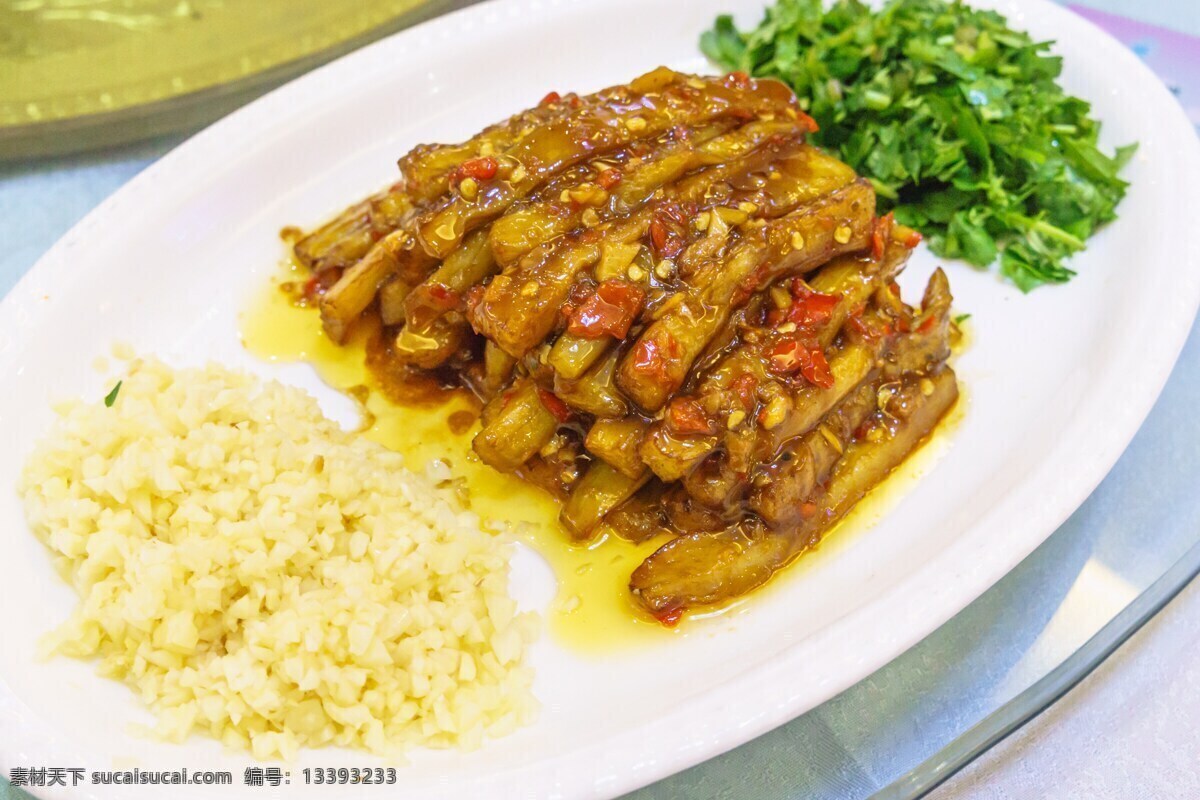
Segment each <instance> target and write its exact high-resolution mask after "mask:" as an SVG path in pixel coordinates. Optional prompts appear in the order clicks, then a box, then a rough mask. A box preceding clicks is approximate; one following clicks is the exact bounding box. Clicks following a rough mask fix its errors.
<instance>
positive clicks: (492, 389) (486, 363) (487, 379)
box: [483, 339, 517, 400]
mask: <svg viewBox="0 0 1200 800" xmlns="http://www.w3.org/2000/svg"><path fill="white" fill-rule="evenodd" d="M516 366H517V360H516V359H515V358H513V357H512V356H510V355H509V354H508V353H506V352H504V351H503V350H501V349H500V348H499V347H497V346H496V343H495V342H493V341H491V340H490V339H489V340H486V341H485V342H484V345H483V390H484V393H485V398H484V399H486V400H491V399H492V398H493V397H495V396H496V394H497V393H498V392H499V391H500V390H501V389H503V388H504V387H505V386H507V385H508V382H509V380H510V379H511V378H512V374H513V369H514V368H515V367H516Z"/></svg>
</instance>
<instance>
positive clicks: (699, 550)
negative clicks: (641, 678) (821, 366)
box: [629, 369, 958, 621]
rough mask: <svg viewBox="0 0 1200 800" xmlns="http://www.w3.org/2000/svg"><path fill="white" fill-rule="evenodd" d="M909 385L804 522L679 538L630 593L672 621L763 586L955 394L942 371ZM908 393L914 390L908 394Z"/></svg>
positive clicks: (905, 450) (891, 464) (920, 434)
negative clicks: (875, 433) (879, 430)
mask: <svg viewBox="0 0 1200 800" xmlns="http://www.w3.org/2000/svg"><path fill="white" fill-rule="evenodd" d="M926 380H928V381H929V384H927V385H926V388H927V389H929V393H928V394H925V393H924V391H922V390H921V389H920V388H919V385H920V381H914V382H913V385H912V386H910V387H908V389H907V392H906V394H905V396H904V399H903V401H902V402H898V403H897V407H896V408H895V410H896V411H897V412H901V411H902V412H903V414H904V416H893V417H890V418H889V419H890V420H891V423H890V425H889V426H888V428H887V431H886V433H885V434H883V435H881V436H879V438H878V439H877V440H876V441H870V440H869V439H866V440H863V441H857V442H855V443H854V444H852V445H850V446H849V447H847V448H846V452H845V455H843V456H842V458H841V460H840V461H839V462H838V464H837V466H836V467H835V468H834V470H833V474H832V476H831V477H830V479H829V483H828V486H827V487H826V489H825V491H824V492H822V493H819V494H818V495H816V496H814V497H813V498H812V500H811V502H812V504H813V505H812V508H811V509H810V513H809V515H808V516H807V517H806V519H805V521H804V522H803V523H801V524H800V525H799V526H797V527H796V528H793V529H790V530H781V531H771V530H769V529H767V528H766V527H765V526H763V525H762V524H761V523H758V522H756V521H748V522H745V523H742V524H740V525H737V526H735V527H732V528H729V529H727V530H724V531H721V532H719V533H715V534H713V533H696V534H689V535H687V536H681V537H679V538H678V539H674V540H672V541H670V542H668V543H667V544H665V545H663V546H662V547H661V548H659V549H658V550H657V551H655V552H654V553H653V554H652V555H650V557H649V558H647V559H646V560H645V561H643V562H642V564H641V565H640V566H639V567H638V568H637V569H636V570H634V573H633V576H632V578H631V579H630V584H629V587H630V590H631V591H632V592H633V594H634V596H635V597H636V598H637V599H638V601H639V602H640V603H641V604H642V605H643V606H644V607H645V608H646V609H647V610H648V611H649V612H650V613H651V614H653V615H654V616H656V617H658V618H659V619H666V620H669V621H674V620H676V619H678V616H679V615H680V614H681V613H682V612H683V611H685V610H687V609H691V608H698V607H703V606H709V605H714V604H717V603H723V602H727V601H729V600H733V599H735V598H737V597H740V596H742V595H744V594H746V593H748V592H750V591H752V590H753V589H755V588H757V587H759V586H761V585H762V584H764V583H766V581H767V580H768V579H769V578H770V577H771V576H772V575H773V574H775V572H776V571H778V570H779V569H780V568H781V567H783V566H784V565H785V564H787V562H789V561H790V560H792V559H793V558H795V557H796V556H797V555H799V554H800V553H801V552H803V551H804V550H806V549H808V548H809V547H812V546H813V545H814V544H815V543H816V542H817V541H818V540H819V539H820V538H821V536H822V535H823V534H824V533H825V532H826V531H828V530H829V529H830V528H832V527H833V526H834V525H835V524H836V523H837V522H838V521H839V520H840V519H841V518H842V517H843V516H845V515H846V512H848V511H849V510H850V509H851V508H853V506H854V504H855V503H857V502H858V501H859V500H860V499H862V497H863V495H865V494H866V493H867V492H869V491H870V490H871V489H872V488H874V487H875V485H877V484H878V483H879V482H880V481H881V480H883V479H884V478H885V477H886V476H887V474H888V473H889V472H891V471H892V470H893V469H895V468H896V466H898V465H899V464H900V463H901V462H902V461H903V460H904V459H905V458H906V457H907V456H908V454H909V453H910V452H912V451H913V450H914V449H915V448H916V447H917V446H918V445H919V444H920V443H921V441H922V440H923V439H925V437H926V436H928V435H929V433H930V432H931V431H932V430H933V428H934V427H935V426H936V425H937V422H938V420H940V419H941V418H942V417H943V416H944V415H945V413H946V412H947V411H949V409H950V407H951V406H952V405H953V404H954V401H955V399H956V398H957V397H958V384H957V383H956V382H955V379H954V373H953V371H952V370H950V369H946V370H944V371H943V372H941V373H940V374H938V375H937V376H934V377H932V378H927V379H926ZM914 389H915V391H914Z"/></svg>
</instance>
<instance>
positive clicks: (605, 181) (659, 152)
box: [489, 122, 790, 266]
mask: <svg viewBox="0 0 1200 800" xmlns="http://www.w3.org/2000/svg"><path fill="white" fill-rule="evenodd" d="M731 124H732V123H730V122H725V123H724V124H721V125H709V126H706V127H705V128H701V129H699V130H696V131H694V132H692V134H691V135H690V136H687V137H675V136H672V137H668V138H667V140H666V141H665V142H664V143H662V144H661V145H660V146H658V147H656V148H655V149H654V150H653V151H651V152H649V153H647V154H645V155H641V156H633V155H628V154H626V155H628V157H627V158H622V157H621V154H618V155H617V156H616V157H606V158H603V159H597V160H595V161H593V162H591V164H590V165H585V168H584V169H583V170H582V171H581V177H580V179H579V180H578V181H575V182H573V183H572V184H570V185H568V186H560V185H558V183H557V182H555V183H552V184H550V185H549V186H548V187H547V188H546V189H544V190H542V191H540V192H538V196H537V197H536V198H534V199H531V200H529V201H528V202H525V203H522V204H519V205H517V206H516V207H514V208H512V209H511V210H509V211H508V212H507V213H505V214H504V215H503V216H501V217H500V218H499V219H497V220H496V221H495V222H493V223H492V225H491V229H490V230H491V233H490V235H489V241H490V242H491V246H492V253H493V255H494V256H495V257H496V260H497V262H499V263H500V264H501V265H504V266H507V265H509V264H513V263H515V262H516V261H517V260H518V259H520V257H521V256H524V255H525V254H526V253H528V252H530V251H531V250H533V249H534V248H535V247H537V246H538V245H541V244H543V243H545V242H548V241H550V240H551V239H553V238H555V237H556V236H561V235H562V234H564V233H568V232H570V231H573V230H575V229H576V228H579V227H582V226H584V225H585V224H587V223H588V222H589V221H593V220H594V221H603V220H605V219H610V218H612V217H613V216H616V215H620V214H627V213H629V211H630V210H632V209H634V208H636V207H638V206H640V205H641V204H642V203H644V202H646V201H647V200H648V199H649V198H650V197H651V196H652V195H653V194H654V193H655V192H656V191H657V190H659V189H661V188H662V187H664V186H667V185H669V184H671V183H672V182H674V181H675V180H676V179H678V178H680V177H682V176H683V175H684V174H685V173H687V172H688V171H689V170H693V169H696V168H698V167H703V166H711V165H715V164H722V163H725V162H726V160H727V159H728V158H729V156H728V155H727V154H729V153H739V154H740V153H745V152H747V151H750V150H753V149H755V148H757V147H759V146H760V145H761V144H763V143H764V142H765V141H767V140H768V139H770V138H772V137H777V136H781V135H783V133H784V132H785V131H787V130H788V129H789V127H790V126H788V125H786V124H784V123H782V122H770V123H767V122H759V123H753V122H752V123H749V124H747V125H743V126H741V127H739V128H737V129H736V130H733V131H731V132H726V131H727V130H728V128H729V127H730V125H731ZM714 137H715V138H714ZM593 165H594V166H593ZM606 185H607V186H609V187H610V188H608V189H605V188H604V187H605V186H606ZM589 210H590V212H591V214H594V218H592V220H589V215H588V213H587V212H588V211H589ZM594 221H593V224H594Z"/></svg>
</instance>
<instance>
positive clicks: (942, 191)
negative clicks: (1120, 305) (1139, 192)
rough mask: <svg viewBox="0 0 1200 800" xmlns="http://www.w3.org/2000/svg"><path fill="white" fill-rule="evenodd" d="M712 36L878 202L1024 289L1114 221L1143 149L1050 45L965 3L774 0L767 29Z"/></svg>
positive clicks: (955, 254) (934, 240)
mask: <svg viewBox="0 0 1200 800" xmlns="http://www.w3.org/2000/svg"><path fill="white" fill-rule="evenodd" d="M700 47H701V49H702V50H703V51H704V52H705V54H706V55H708V56H709V57H710V58H712V59H713V60H714V61H716V62H717V63H719V64H721V65H722V66H724V67H725V68H727V69H731V70H733V69H737V70H743V71H745V72H749V73H751V74H753V75H757V76H764V77H773V78H779V79H780V80H782V81H784V82H785V83H787V84H788V85H790V86H791V87H792V88H793V89H794V90H795V91H796V94H797V95H798V96H799V97H800V98H801V103H802V104H805V105H806V106H807V111H808V113H809V114H811V115H812V116H813V117H814V118H815V119H816V120H817V122H818V123H819V124H820V126H821V130H820V132H819V133H817V134H816V135H815V137H814V141H815V142H816V143H817V144H819V145H822V146H825V147H827V148H830V149H833V150H835V151H836V152H838V153H839V154H840V156H841V157H842V158H843V159H844V160H845V161H847V162H848V163H849V164H850V165H851V166H853V167H854V168H855V169H856V170H858V172H859V173H860V174H862V175H864V176H866V177H867V178H869V179H870V180H871V182H872V183H873V184H874V185H875V188H876V191H877V193H878V195H879V201H880V206H881V213H882V211H886V210H888V209H890V208H895V211H896V219H897V220H898V221H900V222H903V223H904V224H907V225H911V226H913V227H915V228H918V229H920V230H921V231H922V233H924V235H925V239H926V241H927V242H928V243H929V246H930V248H931V249H932V250H933V252H935V253H937V254H938V255H941V256H946V257H948V258H961V259H963V260H965V261H968V262H970V263H972V264H975V265H977V266H981V267H982V266H987V265H989V264H992V263H993V262H995V261H997V260H998V261H999V263H1000V271H1001V273H1003V274H1004V275H1005V276H1006V277H1007V278H1008V279H1009V280H1011V281H1012V282H1013V283H1015V284H1016V285H1017V286H1018V287H1020V288H1021V289H1022V290H1023V291H1029V290H1031V289H1033V288H1035V287H1037V286H1040V285H1042V284H1044V283H1065V282H1066V281H1068V280H1070V279H1071V277H1072V276H1073V275H1074V274H1075V273H1074V272H1073V271H1072V270H1071V269H1070V268H1069V267H1068V266H1067V264H1066V262H1067V259H1068V258H1069V257H1070V256H1071V255H1072V254H1073V253H1076V252H1078V251H1079V250H1082V249H1083V248H1084V242H1085V241H1086V240H1087V238H1088V237H1089V236H1091V235H1092V233H1093V232H1094V231H1095V230H1096V228H1097V227H1098V226H1099V225H1101V224H1103V223H1105V222H1107V221H1109V220H1112V219H1114V218H1115V217H1116V206H1117V203H1118V202H1119V201H1120V200H1121V198H1122V197H1123V196H1124V194H1125V189H1126V186H1127V184H1126V183H1125V182H1124V181H1123V180H1121V179H1120V178H1119V177H1118V173H1119V172H1120V170H1121V168H1122V167H1123V166H1124V165H1125V164H1126V162H1128V161H1129V159H1130V157H1131V156H1132V155H1133V152H1134V149H1135V147H1136V145H1128V146H1126V147H1119V148H1117V150H1116V152H1115V153H1114V154H1113V155H1106V154H1105V153H1103V152H1102V151H1101V150H1100V149H1099V147H1098V146H1097V137H1098V135H1099V132H1100V123H1099V122H1097V121H1096V120H1095V119H1093V118H1092V117H1090V116H1089V113H1090V111H1091V108H1090V106H1089V105H1088V104H1087V103H1086V102H1084V101H1083V100H1080V99H1079V98H1076V97H1070V96H1068V95H1067V94H1065V93H1064V92H1063V90H1062V88H1061V87H1059V86H1058V84H1057V83H1056V82H1055V79H1056V78H1057V77H1058V75H1059V72H1060V70H1061V66H1062V65H1061V62H1060V59H1059V58H1058V57H1057V56H1053V55H1050V54H1049V52H1048V51H1049V47H1050V43H1048V42H1034V41H1033V40H1032V39H1030V38H1029V36H1028V35H1027V34H1025V33H1022V32H1018V31H1014V30H1012V29H1010V28H1009V27H1008V24H1007V22H1006V20H1005V19H1004V17H1002V16H1001V15H999V14H997V13H995V12H993V11H982V10H976V9H973V8H971V7H969V6H967V5H964V4H963V3H961V2H958V1H957V0H951V1H948V0H889V2H888V3H887V4H886V5H884V6H883V8H882V9H881V10H880V11H878V12H874V11H872V10H871V9H870V8H868V7H867V6H866V5H864V4H863V3H862V2H859V0H836V2H834V4H833V5H832V6H831V7H830V8H829V9H827V10H826V9H824V8H823V6H822V3H821V0H778V2H777V3H776V4H775V5H774V6H771V7H769V8H768V9H767V13H766V16H765V18H764V19H763V21H762V22H761V23H759V25H758V27H757V28H755V29H753V30H751V31H746V32H741V31H738V30H737V29H736V28H735V27H734V25H733V21H732V19H731V18H730V17H728V16H721V17H718V18H717V20H716V23H715V25H714V26H713V28H712V30H709V31H706V32H705V33H704V35H703V36H702V37H701V40H700Z"/></svg>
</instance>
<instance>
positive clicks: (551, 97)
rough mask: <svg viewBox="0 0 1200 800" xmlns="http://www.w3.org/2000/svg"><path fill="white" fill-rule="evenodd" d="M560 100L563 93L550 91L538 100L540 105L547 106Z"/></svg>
mask: <svg viewBox="0 0 1200 800" xmlns="http://www.w3.org/2000/svg"><path fill="white" fill-rule="evenodd" d="M559 100H562V95H561V94H559V93H558V92H550V93H549V94H547V95H546V96H545V97H543V98H542V99H541V100H540V101H539V102H538V105H539V106H545V105H549V104H550V103H557V102H558V101H559Z"/></svg>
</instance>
